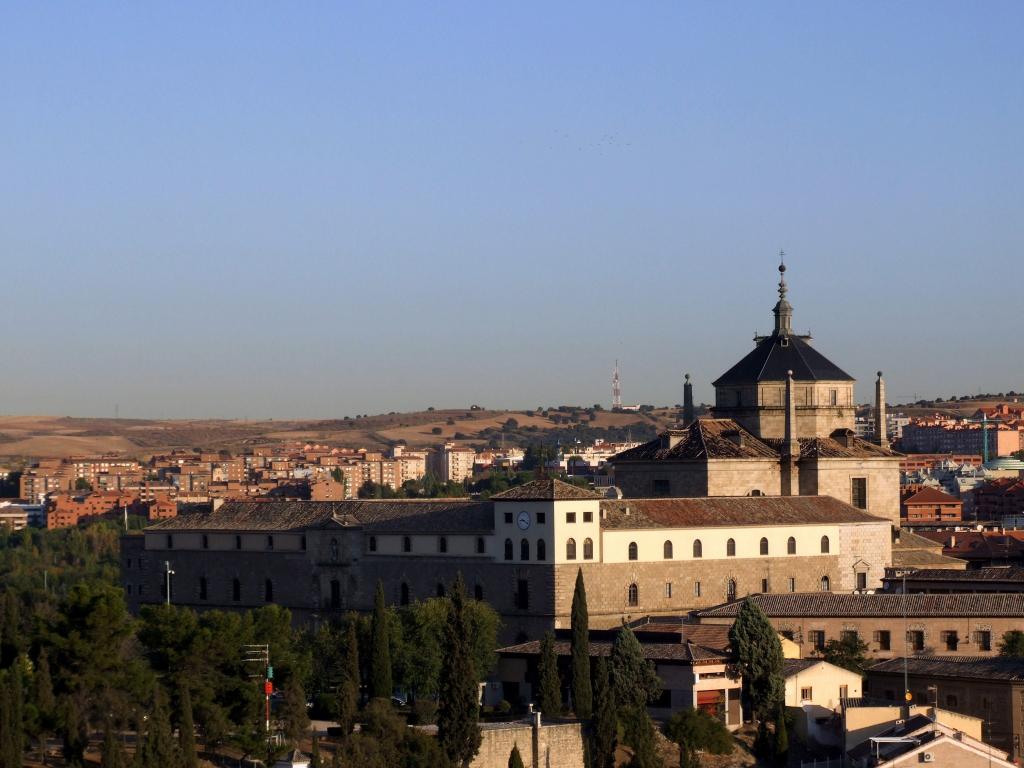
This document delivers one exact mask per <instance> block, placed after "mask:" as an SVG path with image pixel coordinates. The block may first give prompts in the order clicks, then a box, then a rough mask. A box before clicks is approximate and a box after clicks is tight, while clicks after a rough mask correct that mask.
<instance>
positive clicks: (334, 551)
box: [331, 539, 338, 563]
mask: <svg viewBox="0 0 1024 768" xmlns="http://www.w3.org/2000/svg"><path fill="white" fill-rule="evenodd" d="M331 562H332V563H336V562H338V540H337V539H331Z"/></svg>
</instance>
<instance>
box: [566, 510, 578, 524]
mask: <svg viewBox="0 0 1024 768" xmlns="http://www.w3.org/2000/svg"><path fill="white" fill-rule="evenodd" d="M565 522H567V523H575V522H576V513H575V512H566V513H565Z"/></svg>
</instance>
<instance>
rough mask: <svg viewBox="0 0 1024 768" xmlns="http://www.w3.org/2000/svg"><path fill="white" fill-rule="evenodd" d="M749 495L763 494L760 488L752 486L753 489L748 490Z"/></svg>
mask: <svg viewBox="0 0 1024 768" xmlns="http://www.w3.org/2000/svg"><path fill="white" fill-rule="evenodd" d="M750 495H751V496H764V491H762V490H761V489H760V488H754V489H753V490H752V491H751V492H750Z"/></svg>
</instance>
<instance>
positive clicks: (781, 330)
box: [772, 250, 793, 336]
mask: <svg viewBox="0 0 1024 768" xmlns="http://www.w3.org/2000/svg"><path fill="white" fill-rule="evenodd" d="M787 291H788V287H787V286H786V252H785V251H783V250H780V251H779V303H778V304H776V305H775V309H774V310H772V311H773V312H774V313H775V335H776V336H788V335H789V334H790V333H791V332H792V319H793V307H792V306H790V303H789V302H788V301H786V293H787Z"/></svg>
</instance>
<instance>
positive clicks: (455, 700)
mask: <svg viewBox="0 0 1024 768" xmlns="http://www.w3.org/2000/svg"><path fill="white" fill-rule="evenodd" d="M465 602H466V585H465V584H464V583H463V581H462V574H461V573H460V574H459V575H458V577H457V578H456V579H455V584H454V586H453V587H452V591H451V606H450V608H449V610H448V621H447V623H446V624H445V632H444V639H445V646H444V647H445V650H446V651H447V655H446V656H445V659H444V663H443V664H442V665H441V679H440V686H439V688H440V697H439V698H440V701H439V706H438V713H437V740H438V743H439V744H440V745H441V749H442V750H443V751H444V753H445V755H446V756H447V757H448V760H449V761H450V762H451V763H452V765H454V766H456V768H458V767H459V766H468V765H469V761H470V760H472V759H473V756H474V755H475V754H476V753H477V751H479V749H480V741H481V735H480V724H479V723H478V722H477V720H478V712H479V701H480V692H479V681H478V680H477V675H476V665H475V664H474V661H473V646H472V637H471V627H470V623H469V617H468V616H467V615H466V606H465Z"/></svg>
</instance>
